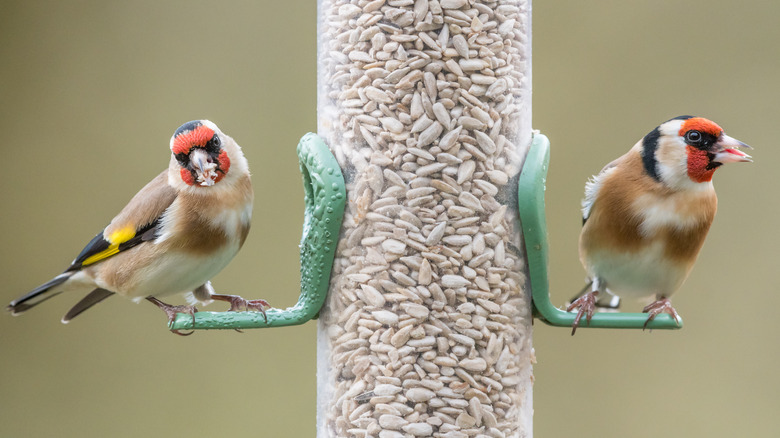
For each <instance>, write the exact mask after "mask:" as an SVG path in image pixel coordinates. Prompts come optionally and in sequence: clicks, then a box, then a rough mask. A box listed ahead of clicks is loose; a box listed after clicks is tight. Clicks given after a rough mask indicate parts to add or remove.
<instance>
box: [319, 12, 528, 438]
mask: <svg viewBox="0 0 780 438" xmlns="http://www.w3.org/2000/svg"><path fill="white" fill-rule="evenodd" d="M318 8H319V16H318V21H319V22H318V26H319V42H318V44H319V46H318V47H319V50H318V129H319V134H320V135H321V136H322V137H323V138H324V139H325V141H326V142H327V143H328V145H329V146H330V147H331V149H332V150H333V152H334V154H335V155H336V158H337V159H338V161H339V164H340V166H341V168H342V170H343V172H344V176H345V178H346V182H347V197H348V201H347V207H346V214H345V217H344V223H343V226H342V229H341V236H340V241H339V245H338V248H337V250H336V259H335V261H334V266H333V274H332V277H331V285H330V292H329V296H328V299H327V301H326V304H325V307H324V308H323V310H322V312H321V314H320V319H319V329H318V374H317V382H318V391H317V394H318V395H317V397H318V412H317V436H318V437H320V438H325V437H361V438H362V437H369V436H370V437H402V436H427V437H430V436H442V437H467V436H468V437H471V436H491V437H520V436H522V437H527V436H531V435H532V431H531V415H532V404H531V382H532V368H531V364H532V361H533V349H532V346H531V293H530V289H529V288H528V286H527V281H526V277H525V275H524V270H525V260H524V252H523V250H522V243H521V234H520V228H519V222H518V218H517V203H516V186H517V175H518V173H519V171H520V165H521V164H522V161H523V157H524V156H525V154H526V151H527V149H528V146H529V144H530V141H531V5H530V1H529V0H500V1H488V0H438V1H436V0H373V1H368V0H319V4H318Z"/></svg>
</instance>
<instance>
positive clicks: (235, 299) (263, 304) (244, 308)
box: [210, 294, 271, 322]
mask: <svg viewBox="0 0 780 438" xmlns="http://www.w3.org/2000/svg"><path fill="white" fill-rule="evenodd" d="M210 298H211V299H212V300H220V301H227V302H228V303H230V309H229V310H228V311H229V312H260V313H262V314H263V319H264V320H265V322H268V317H267V316H266V315H265V309H267V308H270V307H271V305H270V304H268V301H266V300H247V299H245V298H241V297H239V296H238V295H220V294H212V295H211V297H210Z"/></svg>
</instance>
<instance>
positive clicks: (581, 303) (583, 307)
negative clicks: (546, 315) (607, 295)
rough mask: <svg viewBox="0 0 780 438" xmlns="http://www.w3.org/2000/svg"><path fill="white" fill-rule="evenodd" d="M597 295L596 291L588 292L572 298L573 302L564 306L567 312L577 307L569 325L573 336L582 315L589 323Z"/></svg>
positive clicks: (594, 308)
mask: <svg viewBox="0 0 780 438" xmlns="http://www.w3.org/2000/svg"><path fill="white" fill-rule="evenodd" d="M598 295H599V292H598V291H593V292H588V293H586V294H584V295H583V296H581V297H579V298H577V299H576V300H574V302H573V303H571V304H569V307H567V308H566V311H567V312H571V311H572V310H574V309H576V308H579V311H578V312H577V316H576V317H575V318H574V322H573V323H572V325H571V335H572V336H574V333H575V332H576V331H577V327H579V326H580V320H582V317H583V315H584V316H585V320H586V321H587V322H588V324H590V319H591V318H593V313H594V312H595V311H596V298H597V297H598Z"/></svg>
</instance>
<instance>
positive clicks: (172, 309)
mask: <svg viewBox="0 0 780 438" xmlns="http://www.w3.org/2000/svg"><path fill="white" fill-rule="evenodd" d="M146 300H147V301H149V302H151V303H152V304H154V305H155V306H157V307H159V308H160V309H162V311H163V312H165V314H166V315H168V327H170V326H171V324H173V321H174V320H175V319H176V314H178V313H184V314H187V315H191V316H192V324H193V325H194V324H195V312H197V311H198V308H197V307H195V306H174V305H171V304H166V303H163V302H162V301H160V300H158V299H157V298H155V297H146ZM171 332H172V333H175V334H177V335H179V336H189V335H191V334H193V333H195V330H193V331H191V332H189V333H182V332H180V331H179V330H171Z"/></svg>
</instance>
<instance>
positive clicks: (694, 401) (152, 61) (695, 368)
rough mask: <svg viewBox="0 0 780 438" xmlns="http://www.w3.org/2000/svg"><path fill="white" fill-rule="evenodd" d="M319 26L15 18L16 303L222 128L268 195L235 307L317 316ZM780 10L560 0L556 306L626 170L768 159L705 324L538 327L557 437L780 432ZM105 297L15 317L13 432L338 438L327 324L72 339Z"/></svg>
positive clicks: (720, 178)
mask: <svg viewBox="0 0 780 438" xmlns="http://www.w3.org/2000/svg"><path fill="white" fill-rule="evenodd" d="M315 9H316V8H315V2H314V1H313V0H294V1H293V0H287V1H284V2H282V1H271V0H265V1H243V2H191V1H186V2H185V1H177V2H174V1H170V2H157V1H146V2H140V1H138V2H137V1H128V2H111V3H109V2H99V1H91V2H90V1H79V2H67V3H66V2H23V1H9V0H6V1H4V2H3V3H2V10H3V12H2V14H0V60H2V61H1V62H0V101H1V102H2V105H0V132H2V133H3V141H2V143H1V146H0V147H2V156H3V158H4V159H3V162H4V163H5V164H4V165H3V168H4V169H5V170H4V171H3V174H4V175H5V176H4V177H3V178H4V179H3V180H2V183H0V184H2V190H0V205H2V206H3V210H2V217H1V218H2V219H0V220H1V221H2V222H1V223H0V230H1V231H0V251H1V252H0V254H2V263H0V278H2V279H3V286H2V289H0V290H1V291H2V292H0V298H2V300H0V301H2V302H3V305H4V304H5V303H7V302H9V301H10V300H12V299H14V298H16V297H17V296H18V295H20V294H22V293H24V292H26V291H27V290H29V289H31V288H32V287H34V286H36V285H38V284H40V283H42V282H44V281H46V280H48V279H49V278H51V277H52V276H53V275H55V274H57V273H59V272H60V271H61V270H62V269H63V268H64V267H66V266H67V265H68V263H69V262H70V261H71V260H72V259H73V257H74V256H75V255H76V254H77V253H78V251H79V250H80V249H81V248H82V247H83V245H84V244H85V243H86V242H87V241H88V240H89V239H90V238H92V237H93V236H94V234H95V233H96V232H97V231H99V230H100V229H102V227H104V226H105V225H106V224H107V222H108V220H110V218H111V217H113V215H114V214H115V213H116V212H118V211H119V209H120V208H121V207H123V206H124V204H125V203H126V202H127V201H128V200H129V198H130V197H131V196H132V195H133V194H135V192H136V191H137V190H138V189H140V188H141V187H142V186H143V185H144V184H145V183H146V182H147V181H148V180H150V179H151V178H152V177H154V176H155V175H157V173H158V172H160V171H161V170H162V169H163V168H165V167H166V166H167V163H168V154H169V151H168V139H169V138H170V135H171V134H172V133H173V131H174V130H175V129H176V128H177V127H178V126H179V125H180V124H182V123H183V122H186V121H188V120H191V119H198V118H209V119H211V120H213V121H215V122H216V123H217V124H218V125H219V126H220V127H221V128H222V129H223V130H224V131H225V132H227V133H228V134H229V135H231V136H233V137H234V138H235V139H236V140H237V141H238V142H239V144H241V145H242V146H243V148H244V152H245V154H246V156H247V157H248V159H249V162H250V164H251V168H252V171H253V181H254V187H255V192H256V198H257V200H256V205H255V211H254V222H253V230H252V232H251V233H250V235H249V239H248V240H247V242H246V245H245V246H244V249H243V250H242V252H240V253H239V255H238V256H237V258H236V259H235V260H234V262H233V263H232V264H231V265H229V266H228V267H227V269H225V270H224V271H223V272H222V273H221V274H219V275H218V276H217V277H216V278H215V281H214V284H215V286H216V288H217V290H218V291H222V292H225V293H237V294H241V295H243V296H245V297H249V298H265V299H267V300H269V301H270V302H271V303H272V304H274V305H276V306H278V307H286V306H289V305H292V304H293V303H294V301H295V297H296V296H297V290H298V248H297V244H298V242H299V239H300V233H301V224H302V213H303V196H302V195H303V190H302V184H301V178H300V175H299V173H298V167H297V159H296V155H295V146H296V143H297V141H298V139H299V138H300V136H301V135H302V134H304V133H305V132H307V131H312V130H315V129H316V75H315V69H316V58H315V55H316V54H315V52H316V44H315V43H316V10H315ZM778 14H780V2H775V1H759V0H745V1H742V2H726V1H706V0H697V1H683V2H680V1H670V0H667V1H658V0H652V1H650V0H637V1H632V2H625V1H614V0H612V1H610V0H591V1H588V2H581V1H576V0H568V1H563V0H558V1H542V0H537V1H536V2H535V3H534V23H533V24H534V35H533V38H534V52H533V55H534V56H533V68H534V73H533V75H534V81H533V82H534V116H533V117H534V126H535V128H537V129H540V130H541V131H542V132H543V133H545V134H547V135H548V136H549V137H550V139H551V142H552V148H553V149H552V162H551V167H550V174H549V179H548V193H547V206H548V209H547V215H548V222H549V233H550V243H551V259H550V263H551V268H550V269H551V275H552V279H551V290H552V294H553V300H554V301H555V302H556V303H558V304H563V302H564V301H565V300H566V299H568V298H569V297H570V296H571V295H573V294H574V293H575V292H576V291H577V290H579V289H580V287H581V286H582V282H583V280H584V272H583V270H582V268H581V266H580V264H579V260H578V256H577V236H578V233H579V229H580V224H581V221H580V216H579V200H580V198H581V196H582V191H583V185H584V182H585V180H586V179H587V178H588V177H589V176H590V175H592V174H593V173H596V172H598V171H599V170H600V169H601V167H602V166H603V165H604V164H605V163H607V162H609V161H610V160H612V159H613V158H615V157H617V156H618V155H621V154H623V153H624V152H625V151H626V150H628V148H629V147H630V146H631V145H633V144H634V143H635V142H636V141H637V140H639V139H640V138H641V137H642V136H643V135H644V134H645V133H647V132H649V131H650V130H651V129H652V128H654V127H655V126H656V125H658V124H659V123H661V122H663V121H665V120H667V119H669V118H671V117H674V116H677V115H681V114H695V115H701V116H706V117H709V118H711V119H713V120H715V121H716V122H718V123H719V124H721V126H723V127H724V128H725V129H726V131H727V132H728V133H729V134H730V135H731V136H734V137H736V138H738V139H740V140H742V141H744V142H746V143H748V144H751V145H752V146H754V147H755V151H753V152H752V155H753V156H754V158H755V163H753V164H740V165H730V166H726V167H727V168H726V169H723V170H719V171H718V173H717V176H716V177H715V185H716V188H717V190H718V195H719V198H720V211H719V212H718V216H717V217H716V220H715V223H714V225H713V227H712V229H711V231H710V236H709V238H708V240H707V242H706V244H705V246H704V249H703V252H702V254H701V256H700V258H699V261H698V263H697V266H696V268H695V269H694V271H693V274H692V275H691V277H690V278H689V280H688V281H687V283H686V284H685V285H684V286H683V288H682V289H681V291H680V292H679V294H678V295H676V296H675V298H674V303H675V307H676V308H677V309H678V310H679V311H680V313H681V315H682V316H683V317H684V318H685V328H684V329H683V330H680V331H673V332H664V331H655V332H652V333H649V332H640V331H606V330H585V329H581V330H580V331H578V333H577V336H575V337H571V336H570V335H569V330H568V329H561V328H552V327H548V326H545V325H543V324H537V325H536V326H535V328H536V330H535V333H534V335H535V336H534V345H535V348H536V356H537V358H538V364H537V365H536V367H535V377H536V381H535V386H534V408H535V413H536V415H535V418H534V423H535V428H534V429H535V431H534V432H535V435H536V436H537V437H562V436H575V435H583V436H600V437H605V438H610V437H654V436H658V435H665V436H679V437H692V438H693V437H713V436H715V437H726V436H772V435H775V434H776V433H777V429H778V426H779V425H780V424H779V422H778V419H777V411H778V409H779V408H780V400H779V398H780V377H778V373H777V362H778V360H780V344H779V343H778V334H777V326H778V319H777V316H776V315H777V310H776V309H777V308H778V307H780V294H778V283H780V282H778V280H777V277H773V275H776V273H777V263H778V262H777V252H778V251H777V247H778V245H780V232H778V229H777V225H776V224H777V215H778V214H779V213H780V203H779V202H778V189H780V182H778V179H777V171H776V169H774V167H773V166H774V163H778V162H779V160H780V154H778V150H777V147H776V137H775V136H776V135H777V133H776V130H777V125H778V123H777V119H778V109H777V108H778V98H780V85H778V77H780V75H779V74H778V67H780V56H779V55H780V54H779V53H778V42H780V27H778V26H777V17H778ZM79 298H80V297H75V296H60V297H57V298H56V299H53V300H51V301H49V302H47V303H45V305H41V306H40V307H38V308H36V309H34V310H35V311H32V312H29V313H28V314H25V315H24V316H22V317H19V318H11V317H10V316H8V315H7V314H0V351H1V352H2V353H1V354H0V394H1V395H0V436H2V437H23V436H24V437H46V436H58V437H77V436H78V437H93V436H110V437H117V438H118V437H138V436H161V437H162V436H164V437H167V438H175V437H200V436H236V437H244V436H246V437H250V436H259V435H261V434H262V435H265V436H289V437H307V436H314V432H315V430H314V426H315V410H316V408H315V360H316V358H315V338H316V326H315V324H311V323H310V324H307V325H305V326H301V327H295V328H287V329H285V330H279V329H275V330H261V331H247V332H246V333H244V334H238V333H234V332H216V331H214V332H199V333H196V334H195V335H193V336H191V337H189V338H180V337H177V336H174V335H172V334H170V333H168V331H167V330H166V328H165V317H164V315H163V314H162V312H160V311H159V310H158V309H155V308H154V306H152V305H149V304H147V303H142V304H140V305H133V304H132V303H130V302H128V301H126V300H123V299H121V298H112V299H110V300H107V301H106V302H105V303H102V304H100V305H99V306H97V307H95V308H94V309H92V310H90V311H89V312H87V313H85V314H84V315H82V316H80V317H79V318H78V319H76V320H74V321H73V322H72V323H71V324H70V325H67V326H64V325H62V324H60V322H59V320H60V318H61V316H62V315H63V314H64V313H65V312H66V311H67V310H68V309H69V308H70V307H71V306H72V305H73V304H74V303H75V302H76V301H77V300H78V299H79ZM221 309H222V306H221V305H220V304H219V303H217V304H214V305H212V306H210V308H209V309H208V310H221ZM629 310H636V309H635V308H632V307H629ZM291 413H292V414H291Z"/></svg>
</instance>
